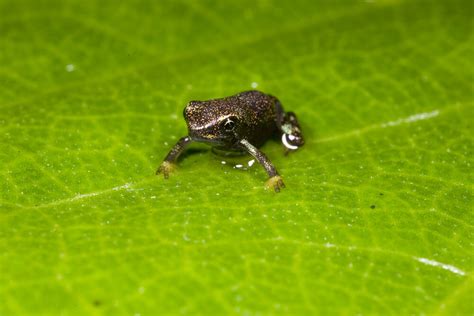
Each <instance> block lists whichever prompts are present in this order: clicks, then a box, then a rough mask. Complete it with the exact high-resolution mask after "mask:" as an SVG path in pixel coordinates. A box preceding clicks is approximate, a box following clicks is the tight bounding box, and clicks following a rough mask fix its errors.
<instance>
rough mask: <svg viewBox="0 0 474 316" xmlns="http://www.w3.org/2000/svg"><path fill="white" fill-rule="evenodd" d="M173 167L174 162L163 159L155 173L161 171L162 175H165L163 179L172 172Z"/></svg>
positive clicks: (174, 167)
mask: <svg viewBox="0 0 474 316" xmlns="http://www.w3.org/2000/svg"><path fill="white" fill-rule="evenodd" d="M175 169H176V165H175V164H174V163H172V162H169V161H166V160H165V161H163V162H162V163H161V165H160V166H159V167H158V170H156V174H160V173H162V174H163V177H165V179H168V178H169V176H170V173H172V172H173V171H174V170H175Z"/></svg>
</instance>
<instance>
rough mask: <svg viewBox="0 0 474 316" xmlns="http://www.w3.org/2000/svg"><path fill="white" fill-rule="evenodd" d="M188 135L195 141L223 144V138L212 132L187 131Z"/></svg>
mask: <svg viewBox="0 0 474 316" xmlns="http://www.w3.org/2000/svg"><path fill="white" fill-rule="evenodd" d="M189 137H191V139H192V140H194V141H196V142H202V143H207V144H210V145H224V144H225V143H226V141H225V139H224V138H222V137H220V136H219V135H215V134H213V133H212V132H209V133H191V132H190V133H189Z"/></svg>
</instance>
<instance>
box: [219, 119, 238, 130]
mask: <svg viewBox="0 0 474 316" xmlns="http://www.w3.org/2000/svg"><path fill="white" fill-rule="evenodd" d="M235 125H236V118H235V117H228V118H226V119H225V120H224V121H223V122H222V127H223V128H224V130H225V131H226V132H232V131H233V130H234V128H235Z"/></svg>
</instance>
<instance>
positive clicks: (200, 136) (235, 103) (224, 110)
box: [156, 90, 304, 192]
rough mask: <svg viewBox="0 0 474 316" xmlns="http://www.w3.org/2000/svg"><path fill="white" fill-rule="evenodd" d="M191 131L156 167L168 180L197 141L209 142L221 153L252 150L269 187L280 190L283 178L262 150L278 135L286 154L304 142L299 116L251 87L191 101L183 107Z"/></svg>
mask: <svg viewBox="0 0 474 316" xmlns="http://www.w3.org/2000/svg"><path fill="white" fill-rule="evenodd" d="M183 116H184V119H185V121H186V124H187V128H188V134H187V135H186V136H183V137H181V138H180V139H179V140H178V142H177V143H176V144H175V145H174V146H173V148H172V149H171V150H170V151H169V153H168V154H167V155H166V157H165V158H164V160H163V162H162V163H161V165H160V166H159V167H158V169H157V170H156V174H157V175H158V174H163V176H164V178H165V179H168V177H169V175H170V173H172V171H173V170H174V169H175V168H176V162H177V159H178V157H179V156H180V155H181V154H182V153H183V152H184V151H185V149H186V148H187V147H188V145H189V144H191V143H193V142H200V143H206V144H208V145H210V146H211V147H212V148H213V149H214V150H216V151H217V152H221V153H222V152H224V153H225V152H229V153H237V154H245V153H248V154H250V155H251V156H253V157H254V158H255V159H256V160H257V161H258V163H259V164H260V165H261V166H262V167H263V168H264V169H265V171H266V173H267V175H268V179H267V181H266V187H267V188H270V189H273V190H274V191H275V192H280V189H282V188H284V187H285V184H284V182H283V179H282V177H281V176H280V174H279V173H278V171H277V169H276V168H275V166H274V165H273V163H272V162H271V161H270V159H269V158H268V157H267V156H266V155H265V154H264V153H263V152H262V151H261V150H260V149H259V148H260V147H261V146H262V145H263V144H264V143H265V142H266V141H267V140H269V139H271V138H273V137H274V136H277V137H279V139H281V143H282V144H283V146H284V148H285V154H288V153H289V152H293V151H296V150H297V149H299V148H300V147H301V146H303V145H304V138H303V135H302V132H301V127H300V124H299V122H298V119H297V117H296V115H295V113H293V112H285V111H284V109H283V106H282V104H281V102H280V101H279V100H278V99H277V98H276V97H274V96H272V95H270V94H266V93H263V92H261V91H257V90H249V91H244V92H240V93H237V94H235V95H232V96H228V97H224V98H218V99H211V100H205V101H190V102H189V103H188V104H187V105H186V107H185V108H184V110H183Z"/></svg>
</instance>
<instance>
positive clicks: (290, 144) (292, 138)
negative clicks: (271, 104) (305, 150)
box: [275, 100, 304, 153]
mask: <svg viewBox="0 0 474 316" xmlns="http://www.w3.org/2000/svg"><path fill="white" fill-rule="evenodd" d="M275 111H276V125H277V128H278V130H279V131H280V133H281V142H282V144H283V145H284V146H285V149H286V153H288V152H290V151H294V150H297V149H298V148H299V147H301V146H303V145H304V139H303V135H302V133H301V127H300V124H299V123H298V119H297V118H296V114H295V113H293V112H285V111H284V110H283V106H282V105H281V103H280V101H278V100H277V101H276V103H275Z"/></svg>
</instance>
